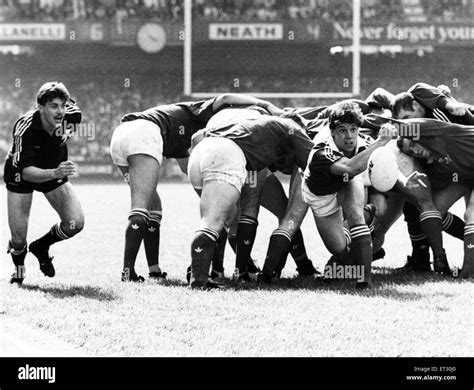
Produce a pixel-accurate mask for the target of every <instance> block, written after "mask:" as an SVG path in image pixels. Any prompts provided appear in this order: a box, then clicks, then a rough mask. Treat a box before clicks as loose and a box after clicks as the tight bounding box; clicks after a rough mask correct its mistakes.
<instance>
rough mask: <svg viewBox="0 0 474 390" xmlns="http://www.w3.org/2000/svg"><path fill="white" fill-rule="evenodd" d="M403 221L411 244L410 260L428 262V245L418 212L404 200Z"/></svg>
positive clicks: (419, 262) (420, 262)
mask: <svg viewBox="0 0 474 390" xmlns="http://www.w3.org/2000/svg"><path fill="white" fill-rule="evenodd" d="M403 213H404V215H405V221H406V222H407V226H408V233H409V234H410V240H411V245H412V254H411V257H412V260H413V261H414V262H415V263H417V264H428V265H429V262H430V251H429V249H430V247H429V244H428V240H427V238H426V236H425V234H424V233H423V230H422V228H421V224H420V213H419V212H418V209H417V208H416V207H415V206H413V205H412V204H411V203H408V202H406V203H405V206H404V207H403Z"/></svg>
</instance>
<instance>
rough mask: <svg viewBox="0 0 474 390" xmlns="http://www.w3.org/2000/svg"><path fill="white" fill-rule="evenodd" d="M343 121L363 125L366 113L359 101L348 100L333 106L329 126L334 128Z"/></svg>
mask: <svg viewBox="0 0 474 390" xmlns="http://www.w3.org/2000/svg"><path fill="white" fill-rule="evenodd" d="M341 123H346V124H350V125H357V126H359V127H360V126H362V124H363V123H364V115H363V114H362V111H361V109H360V107H359V105H358V104H357V103H354V102H351V101H347V100H346V101H342V102H339V103H336V104H334V105H333V106H331V110H330V112H329V128H330V129H331V130H334V129H335V128H336V127H337V126H338V125H339V124H341Z"/></svg>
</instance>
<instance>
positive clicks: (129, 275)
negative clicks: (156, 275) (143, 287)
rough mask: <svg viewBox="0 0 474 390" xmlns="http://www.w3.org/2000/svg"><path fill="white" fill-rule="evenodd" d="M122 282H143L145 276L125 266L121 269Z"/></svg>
mask: <svg viewBox="0 0 474 390" xmlns="http://www.w3.org/2000/svg"><path fill="white" fill-rule="evenodd" d="M121 280H122V282H136V283H143V282H144V281H145V278H144V277H143V276H140V275H137V273H136V272H135V271H132V272H131V271H130V269H129V268H125V269H124V270H123V271H122V278H121Z"/></svg>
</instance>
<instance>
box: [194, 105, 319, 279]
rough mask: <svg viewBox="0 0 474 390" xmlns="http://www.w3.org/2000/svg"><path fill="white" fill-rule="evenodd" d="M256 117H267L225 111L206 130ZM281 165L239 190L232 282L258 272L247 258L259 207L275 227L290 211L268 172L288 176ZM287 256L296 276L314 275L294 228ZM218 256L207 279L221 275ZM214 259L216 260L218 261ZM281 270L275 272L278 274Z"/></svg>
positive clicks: (231, 239) (217, 254)
mask: <svg viewBox="0 0 474 390" xmlns="http://www.w3.org/2000/svg"><path fill="white" fill-rule="evenodd" d="M260 115H268V112H267V111H266V110H262V109H261V108H259V107H255V106H254V107H248V108H227V109H224V110H221V111H220V112H219V113H218V114H216V115H215V116H213V117H212V119H211V120H210V121H209V122H208V125H207V128H213V127H221V126H225V125H230V124H237V123H239V122H241V121H242V120H244V119H252V118H259V117H260ZM282 163H284V161H283V160H282V161H281V162H279V163H277V164H273V165H272V166H271V167H270V169H268V171H267V172H263V176H262V175H261V174H259V175H260V177H258V178H257V177H255V178H252V179H258V180H249V181H252V183H249V184H250V186H244V188H243V191H244V194H243V195H242V197H241V199H242V204H241V205H240V206H241V209H240V215H239V217H238V219H237V220H236V221H234V222H233V223H232V225H231V226H230V228H229V243H230V245H231V247H232V248H233V249H234V251H235V252H236V254H237V257H236V266H235V269H234V274H233V278H234V279H237V280H244V281H249V280H252V279H253V280H255V277H256V276H257V272H260V269H259V268H258V266H256V264H255V262H254V261H253V260H252V259H251V257H250V253H251V250H252V247H253V243H254V240H255V236H256V232H257V226H258V221H257V216H258V212H259V206H260V205H261V206H262V207H264V208H266V209H267V210H269V211H270V212H271V213H272V214H274V215H275V216H276V217H277V218H278V222H279V224H281V223H282V221H283V220H284V218H285V214H286V213H287V210H288V209H290V208H292V205H293V201H292V199H293V196H291V197H290V198H291V199H290V202H289V200H288V198H287V196H286V194H285V191H284V189H283V186H282V184H281V182H280V181H279V180H278V179H277V178H276V176H275V175H273V173H272V172H273V171H277V170H279V171H281V172H283V173H285V174H292V172H291V171H292V170H293V169H292V168H293V167H292V166H290V167H289V169H288V167H286V166H283V165H284V164H283V165H282ZM296 175H297V172H293V174H292V178H291V183H290V193H291V194H292V193H293V192H294V190H293V187H295V188H298V189H299V187H300V183H294V181H295V180H294V178H295V177H296ZM299 191H301V190H299ZM279 228H280V227H279ZM223 234H224V235H225V234H226V232H225V231H223V232H221V234H220V236H219V242H220V241H221V237H222V235H223ZM289 253H290V254H291V255H292V257H293V259H294V261H295V263H296V266H297V268H296V270H297V272H298V274H299V275H300V276H308V275H314V274H316V273H317V271H316V269H315V268H314V266H313V264H312V262H311V260H309V258H308V256H307V253H306V248H305V245H304V240H303V235H302V233H301V230H299V228H297V229H296V231H295V232H294V234H293V237H292V240H291V246H290V250H289ZM222 254H223V251H222V250H219V249H216V252H215V256H214V258H213V261H212V272H211V277H212V276H217V277H219V276H221V275H223V265H222V257H221V256H222ZM246 258H248V261H247V262H246V261H245V260H246ZM283 258H284V261H283V262H282V264H281V269H282V268H283V266H284V262H285V261H286V254H285V255H284V257H283ZM216 260H220V262H219V261H216ZM216 267H218V268H216ZM281 269H280V270H279V272H280V273H281ZM219 270H220V272H219ZM189 271H190V267H189Z"/></svg>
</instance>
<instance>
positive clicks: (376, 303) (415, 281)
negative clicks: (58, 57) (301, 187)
mask: <svg viewBox="0 0 474 390" xmlns="http://www.w3.org/2000/svg"><path fill="white" fill-rule="evenodd" d="M73 185H74V183H73ZM74 186H75V189H76V191H77V193H78V196H79V198H80V199H81V201H82V205H83V208H84V212H85V215H86V226H85V229H84V231H83V232H82V233H81V234H80V235H79V236H77V237H75V238H73V239H72V240H70V241H67V242H62V243H59V244H56V245H55V246H53V248H52V250H51V253H52V254H53V255H54V256H55V260H54V264H55V267H56V276H55V277H54V278H53V279H49V278H46V277H44V276H43V274H42V273H41V272H40V271H39V267H38V264H37V260H36V259H35V258H34V257H33V256H32V255H31V254H28V256H27V258H26V277H27V278H26V279H25V282H24V284H23V286H22V287H17V286H12V285H9V284H8V279H9V275H10V273H11V272H12V268H13V267H12V265H11V260H10V258H9V256H8V255H6V254H5V251H2V260H1V268H0V275H1V277H0V286H1V287H0V294H1V297H2V300H3V304H4V311H5V312H4V314H2V315H1V316H3V317H4V318H7V319H9V320H11V319H14V320H15V321H18V322H19V323H20V324H22V326H23V327H24V328H26V327H29V328H31V329H33V330H43V331H46V332H47V333H48V334H50V335H55V336H57V338H58V339H59V340H61V341H63V342H67V343H70V344H72V345H73V346H75V347H77V348H80V349H81V350H83V351H84V353H85V354H87V355H89V356H179V357H181V356H305V357H309V356H472V354H473V343H472V340H473V333H472V332H473V330H472V329H473V328H472V326H473V325H472V324H473V312H472V307H473V306H472V303H473V300H472V299H473V293H472V291H473V288H472V287H473V282H472V281H459V280H452V279H451V278H447V277H441V276H436V275H399V274H395V273H394V272H393V268H395V267H398V266H401V265H403V264H404V262H405V258H406V255H407V254H409V252H410V250H411V249H410V243H409V239H408V233H407V232H406V227H405V224H404V223H403V221H402V220H399V221H398V222H397V224H396V225H395V226H394V227H393V228H392V230H391V231H390V232H389V235H388V237H387V239H386V243H385V245H384V248H385V250H386V252H387V256H386V258H385V259H384V260H382V261H378V262H376V263H374V271H373V272H374V277H373V279H374V287H373V288H372V289H371V290H370V291H358V290H355V288H354V286H353V283H352V282H340V281H339V282H328V281H321V280H319V281H318V280H308V279H300V278H295V273H296V272H295V266H294V263H293V261H292V260H291V258H290V259H289V260H288V263H287V267H286V268H285V270H284V272H283V279H282V280H280V281H278V282H276V283H275V284H274V285H272V286H260V285H255V284H248V285H243V286H239V285H236V284H235V283H232V282H231V281H228V283H227V288H226V289H225V290H220V291H192V290H190V289H188V288H187V287H186V282H185V273H186V267H187V266H188V264H189V263H190V254H189V251H190V243H191V239H192V235H193V232H194V231H195V230H196V228H197V226H198V223H199V208H198V198H197V196H196V195H195V193H194V192H193V190H192V188H191V186H190V185H189V184H163V185H160V186H159V191H160V194H161V197H162V201H163V207H164V213H163V223H162V228H161V232H162V233H161V237H162V239H161V249H160V254H161V257H160V265H161V267H162V269H163V270H164V271H166V272H168V277H169V279H170V281H169V283H168V285H159V284H156V283H154V282H153V281H150V280H147V281H146V282H145V283H144V284H140V285H137V284H124V283H121V282H120V272H121V268H122V251H123V246H124V229H125V226H126V222H127V215H128V212H129V208H130V196H129V190H128V187H127V186H126V185H125V184H101V185H94V184H82V185H80V184H76V185H74ZM1 194H2V202H1V210H2V211H1V214H0V215H1V219H2V224H1V226H2V243H1V245H4V246H5V247H6V244H7V240H8V237H9V231H8V225H7V219H6V190H5V188H2V190H1ZM453 211H454V212H455V213H456V214H457V215H459V216H462V213H463V212H464V207H463V205H462V203H458V204H456V205H455V207H454V208H453ZM56 222H57V217H56V216H55V213H54V211H53V210H52V209H51V208H50V206H49V204H48V203H47V201H46V200H45V199H44V197H43V196H42V195H41V194H37V193H36V194H35V199H34V201H33V208H32V214H31V220H30V228H29V235H28V240H29V242H31V241H33V240H34V239H36V238H37V237H38V236H40V235H42V234H44V233H45V232H46V231H47V230H48V229H49V228H50V227H51V226H52V225H53V224H54V223H56ZM259 222H260V225H259V231H258V234H257V239H256V244H255V247H254V250H253V253H252V254H253V257H254V258H255V259H257V260H258V263H259V264H260V265H262V262H263V259H264V257H265V253H266V249H267V245H268V239H269V236H270V234H271V232H272V230H273V229H274V228H275V227H276V225H277V220H276V218H275V217H273V216H272V215H271V214H269V213H268V212H267V211H266V210H262V211H261V213H260V218H259ZM302 230H303V234H304V237H305V242H306V246H307V250H308V253H309V256H310V258H311V259H312V260H313V263H314V264H315V266H317V267H319V268H322V267H323V266H324V264H325V263H326V261H327V259H328V258H329V253H328V252H327V251H326V249H325V248H324V246H323V244H322V242H321V239H320V238H319V236H318V234H317V231H316V228H315V225H314V221H313V220H312V217H311V216H310V215H308V216H307V217H306V219H305V221H304V223H303V226H302ZM445 248H446V249H447V252H448V258H449V261H450V264H451V266H460V265H461V262H462V251H463V247H462V243H461V242H460V241H456V240H454V239H452V238H450V237H446V236H445ZM225 267H226V276H229V277H230V275H231V272H232V269H233V252H232V251H231V249H230V247H229V246H227V250H226V258H225ZM137 271H138V273H140V274H142V275H144V276H145V277H146V276H147V275H148V271H147V266H146V260H145V256H144V251H143V248H142V249H141V251H140V253H139V256H138V260H137ZM1 316H0V318H1Z"/></svg>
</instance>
